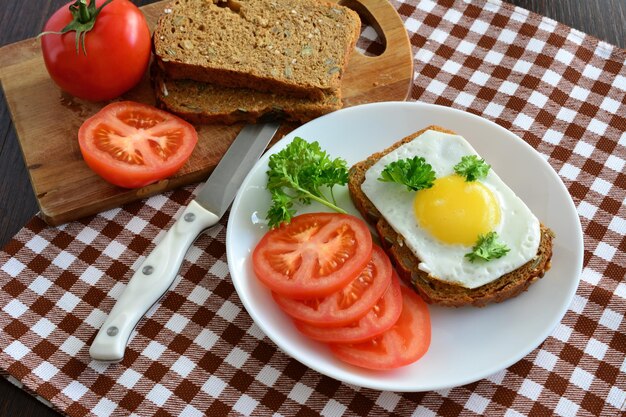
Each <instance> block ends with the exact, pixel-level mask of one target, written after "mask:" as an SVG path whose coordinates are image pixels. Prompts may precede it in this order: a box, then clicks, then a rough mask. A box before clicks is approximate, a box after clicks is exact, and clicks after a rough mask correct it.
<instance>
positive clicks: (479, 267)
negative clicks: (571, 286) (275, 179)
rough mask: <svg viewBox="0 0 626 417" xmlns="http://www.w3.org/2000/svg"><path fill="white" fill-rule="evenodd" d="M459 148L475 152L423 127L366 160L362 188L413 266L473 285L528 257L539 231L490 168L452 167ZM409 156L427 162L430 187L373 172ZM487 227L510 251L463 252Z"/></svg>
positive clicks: (464, 152)
mask: <svg viewBox="0 0 626 417" xmlns="http://www.w3.org/2000/svg"><path fill="white" fill-rule="evenodd" d="M466 155H478V154H477V152H476V151H475V150H474V148H472V146H471V145H470V144H469V143H468V142H467V141H466V140H465V139H464V138H463V137H461V136H458V135H451V134H447V133H442V132H438V131H435V130H428V131H426V132H424V133H422V134H421V135H420V136H418V137H417V138H415V139H413V140H412V141H411V142H408V143H406V144H404V145H402V146H400V147H398V148H397V149H395V150H393V151H392V152H390V153H388V154H386V155H385V156H383V157H382V158H381V159H380V160H378V161H377V162H376V163H375V164H374V165H373V166H372V167H370V168H369V170H368V171H367V172H366V174H365V181H364V182H363V184H362V185H361V189H362V190H363V192H364V193H365V195H366V196H367V197H368V198H369V199H370V201H372V203H373V204H374V205H375V206H376V208H377V209H378V211H379V212H380V213H381V215H382V216H383V217H384V218H385V220H387V222H388V223H389V224H390V225H391V227H393V229H394V230H395V231H396V232H397V233H398V234H399V235H401V236H402V238H403V241H404V244H406V245H407V246H408V247H409V248H410V249H411V251H412V252H413V253H414V254H415V255H416V256H417V257H418V258H419V259H420V261H421V262H420V264H419V269H421V270H422V271H425V272H427V273H428V274H429V275H430V276H432V277H434V278H436V279H440V280H443V281H447V282H450V283H454V284H458V285H461V286H463V287H466V288H477V287H480V286H481V285H485V284H487V283H489V282H492V281H494V280H496V279H498V278H499V277H501V276H502V275H504V274H506V273H508V272H511V271H514V270H515V269H517V268H519V267H520V266H522V265H524V264H525V263H526V262H528V261H530V260H531V259H533V258H534V257H535V256H536V254H537V250H538V248H539V243H540V240H541V235H540V229H539V226H540V225H539V220H537V218H536V217H535V216H534V214H533V213H532V212H531V211H530V209H529V208H528V207H527V206H526V204H524V202H523V201H522V200H521V199H520V198H519V197H517V196H516V195H515V193H514V192H513V191H512V190H511V189H510V188H509V187H508V186H507V185H506V184H505V183H504V181H502V180H501V179H500V178H499V177H498V175H497V174H496V173H495V172H494V171H493V169H490V170H489V172H488V174H487V176H486V177H484V178H481V179H479V180H477V181H472V182H467V181H465V178H464V177H461V176H459V175H457V174H456V173H455V171H454V166H455V165H456V164H457V163H459V161H461V158H462V157H463V156H466ZM415 156H421V157H423V158H424V159H425V160H426V162H427V163H428V164H430V165H431V166H432V168H433V170H434V172H435V175H436V180H435V182H434V184H433V186H432V187H431V188H428V189H423V190H419V191H407V187H405V186H404V185H401V184H397V183H390V182H382V181H379V180H378V178H380V177H381V173H382V171H383V170H384V168H385V166H387V164H389V163H391V162H394V161H398V160H401V159H407V158H413V157H415ZM487 162H489V161H487ZM492 231H494V232H496V233H497V234H498V241H499V242H502V243H504V244H506V246H507V247H508V248H509V249H510V251H509V252H508V253H507V254H506V255H504V256H502V257H501V258H497V259H493V260H490V261H488V262H487V261H482V260H481V261H476V262H470V261H469V259H468V258H466V257H465V255H466V254H467V253H469V252H471V251H472V247H473V246H474V245H475V244H476V242H477V240H478V236H479V235H484V234H486V233H489V232H492Z"/></svg>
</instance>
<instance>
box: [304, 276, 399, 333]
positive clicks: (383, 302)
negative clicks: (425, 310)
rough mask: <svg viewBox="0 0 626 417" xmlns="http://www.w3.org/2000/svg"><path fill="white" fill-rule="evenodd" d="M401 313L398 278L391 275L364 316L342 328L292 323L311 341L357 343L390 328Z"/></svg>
mask: <svg viewBox="0 0 626 417" xmlns="http://www.w3.org/2000/svg"><path fill="white" fill-rule="evenodd" d="M401 312H402V293H401V291H400V278H398V276H397V275H396V273H395V272H394V273H393V276H392V278H391V282H390V283H389V287H387V290H386V291H385V293H384V294H383V296H382V297H380V299H379V300H378V301H377V302H376V304H374V307H372V308H371V309H370V310H369V311H368V312H367V314H365V316H363V317H361V319H359V320H358V321H356V322H353V323H349V324H347V325H345V326H342V327H332V328H323V327H319V326H313V325H311V324H308V323H304V322H301V321H297V320H296V321H294V323H295V325H296V327H297V328H298V330H300V332H302V333H303V334H304V335H306V336H308V337H310V338H311V339H313V340H318V341H320V342H328V343H359V342H364V341H366V340H368V339H372V338H373V337H375V336H378V335H379V334H381V333H383V332H384V331H386V330H387V329H389V328H391V326H393V325H394V324H395V323H396V322H397V321H398V318H399V317H400V313H401Z"/></svg>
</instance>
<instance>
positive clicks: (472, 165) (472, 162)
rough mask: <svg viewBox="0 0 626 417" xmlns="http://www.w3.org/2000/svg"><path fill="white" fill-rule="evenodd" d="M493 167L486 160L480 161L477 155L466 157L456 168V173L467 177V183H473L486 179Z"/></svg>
mask: <svg viewBox="0 0 626 417" xmlns="http://www.w3.org/2000/svg"><path fill="white" fill-rule="evenodd" d="M489 168H491V165H489V164H487V163H486V162H485V160H484V159H478V156H476V155H465V156H464V157H462V158H461V162H459V163H458V164H456V165H455V166H454V172H456V173H457V174H459V175H461V176H462V177H465V181H467V182H471V181H476V180H479V179H481V178H485V177H486V176H487V173H488V172H489Z"/></svg>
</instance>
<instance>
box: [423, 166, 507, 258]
mask: <svg viewBox="0 0 626 417" xmlns="http://www.w3.org/2000/svg"><path fill="white" fill-rule="evenodd" d="M413 208H414V210H415V217H416V218H417V221H418V224H419V225H420V226H421V227H423V228H424V229H426V230H427V231H428V232H429V233H430V234H431V235H432V236H434V237H435V238H436V239H438V240H440V241H441V242H444V243H449V244H455V243H459V244H462V245H466V246H472V245H474V244H475V243H476V240H477V239H478V235H481V234H485V233H488V232H490V231H492V230H493V229H494V228H495V227H496V226H497V225H498V223H500V206H499V204H498V200H497V199H496V197H495V196H494V195H493V193H492V192H491V191H490V190H489V188H487V187H485V185H484V184H482V183H480V182H479V181H472V182H467V181H465V178H462V177H460V176H458V175H450V176H447V177H442V178H438V179H436V180H435V182H434V185H433V186H432V187H431V188H428V189H425V190H420V191H418V192H417V193H416V194H415V200H414V201H413Z"/></svg>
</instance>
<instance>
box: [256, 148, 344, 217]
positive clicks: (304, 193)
mask: <svg viewBox="0 0 626 417" xmlns="http://www.w3.org/2000/svg"><path fill="white" fill-rule="evenodd" d="M347 182H348V167H347V164H346V161H345V160H343V159H341V158H336V159H330V157H329V156H328V154H327V153H326V152H325V151H323V150H322V149H321V148H320V145H319V143H318V142H312V143H309V142H307V141H305V140H304V139H302V138H300V137H296V138H295V139H294V140H293V141H292V142H291V143H290V144H289V145H287V147H286V148H285V149H283V150H282V151H280V152H278V153H275V154H273V155H272V156H270V159H269V170H268V171H267V189H268V190H269V191H270V193H271V194H272V206H271V207H270V209H269V210H268V212H267V216H266V218H267V220H268V221H269V226H270V228H272V229H273V228H275V227H278V226H280V225H281V224H282V223H289V222H290V221H291V218H292V217H293V216H294V215H295V213H296V210H295V209H294V208H293V206H294V202H298V203H301V204H310V203H311V201H312V200H313V201H317V202H319V203H321V204H323V205H325V206H327V207H329V208H331V209H332V210H335V211H338V212H340V213H345V212H346V211H345V210H343V209H342V208H340V207H338V206H337V204H336V201H335V197H334V195H333V190H332V189H333V186H335V185H346V184H347ZM325 192H326V193H328V194H329V195H330V196H329V197H328V196H326V195H325Z"/></svg>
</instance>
